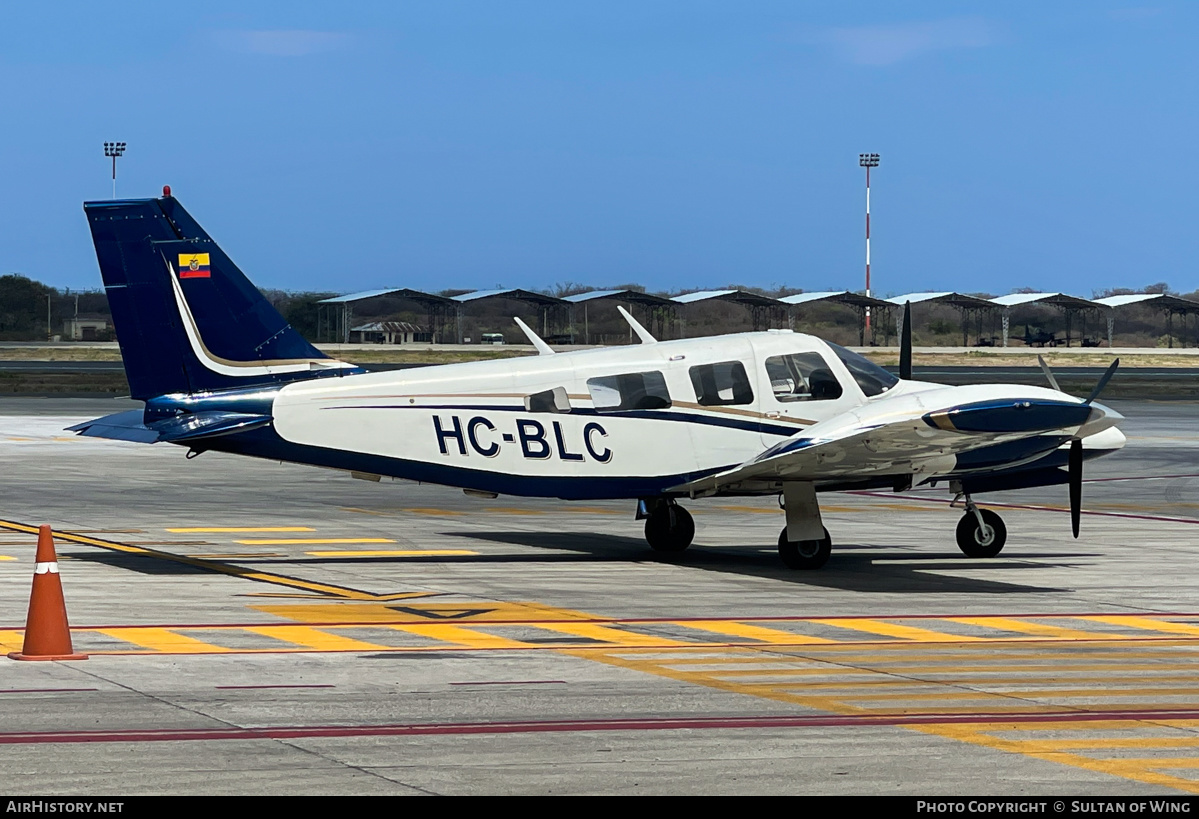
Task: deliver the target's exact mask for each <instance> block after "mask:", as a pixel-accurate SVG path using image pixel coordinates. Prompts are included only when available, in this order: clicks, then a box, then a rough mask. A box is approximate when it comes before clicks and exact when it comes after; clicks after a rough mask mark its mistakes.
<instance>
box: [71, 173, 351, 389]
mask: <svg viewBox="0 0 1199 819" xmlns="http://www.w3.org/2000/svg"><path fill="white" fill-rule="evenodd" d="M83 210H84V212H85V213H86V215H87V219H88V225H89V226H90V227H91V231H92V241H93V242H94V243H95V245H96V259H97V260H98V261H99V263H100V274H101V275H102V276H103V278H104V289H105V291H106V292H107V294H108V302H109V306H110V307H111V308H112V318H113V323H114V324H115V325H116V332H117V339H118V341H119V342H120V345H121V355H122V356H123V358H124V361H125V374H126V376H127V377H128V379H129V387H130V390H131V393H132V396H133V397H134V398H138V399H142V400H145V399H147V398H152V397H154V396H156V395H166V394H170V393H195V392H203V391H207V390H219V389H229V388H238V387H251V386H256V385H260V384H273V383H278V382H282V381H294V380H297V379H305V378H315V377H320V376H323V375H341V374H347V373H350V372H360V370H357V369H356V368H354V367H352V366H351V365H349V364H345V363H343V362H340V361H336V360H334V359H331V358H329V357H327V356H326V355H325V354H324V353H322V352H320V351H319V350H317V349H316V348H315V347H313V346H312V345H311V344H309V343H308V342H307V341H306V340H305V339H304V337H303V336H301V335H300V334H299V333H298V332H297V331H296V330H295V329H293V328H292V326H291V325H289V324H288V323H287V321H286V320H284V318H283V317H282V316H280V315H279V313H278V312H277V311H276V310H275V308H274V307H272V306H271V304H270V302H268V301H267V300H266V299H265V298H263V296H262V294H261V293H259V292H258V289H257V288H255V287H254V285H253V284H251V283H250V281H249V280H248V279H247V278H246V277H245V275H244V274H243V273H242V272H241V271H240V270H238V269H237V265H235V264H234V263H233V262H232V260H230V258H229V257H228V256H226V255H225V253H224V252H223V251H222V250H221V249H220V248H219V247H218V246H217V244H216V242H214V241H213V240H212V237H210V236H209V235H208V234H207V233H205V232H204V229H203V228H202V227H200V225H199V223H197V222H196V220H195V219H193V218H192V217H191V215H190V214H189V213H188V212H187V211H186V210H184V209H183V206H182V205H180V204H179V202H178V201H176V200H175V198H174V197H171V196H164V197H162V198H161V199H126V200H115V201H107V202H85V203H84V205H83Z"/></svg>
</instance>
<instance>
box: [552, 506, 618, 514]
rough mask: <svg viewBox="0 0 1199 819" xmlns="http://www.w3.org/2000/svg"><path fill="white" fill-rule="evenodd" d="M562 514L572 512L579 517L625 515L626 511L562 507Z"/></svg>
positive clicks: (598, 507)
mask: <svg viewBox="0 0 1199 819" xmlns="http://www.w3.org/2000/svg"><path fill="white" fill-rule="evenodd" d="M562 511H564V512H574V513H576V514H579V515H627V514H628V510H627V509H606V508H604V507H603V506H564V507H562Z"/></svg>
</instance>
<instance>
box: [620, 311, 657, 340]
mask: <svg viewBox="0 0 1199 819" xmlns="http://www.w3.org/2000/svg"><path fill="white" fill-rule="evenodd" d="M616 309H617V310H619V311H620V314H621V315H622V316H624V320H625V321H627V322H628V323H629V326H630V327H632V328H633V332H634V333H636V334H637V338H639V339H641V343H642V344H657V343H658V339H656V338H654V337H653V336H651V335H650V334H649V330H647V329H645V328H644V327H642V326H641V322H639V321H637V319H635V318H633V317H632V315H630V314H629V311H628V310H626V309H624V308H623V307H621V306H620V305H619V304H618V305H616Z"/></svg>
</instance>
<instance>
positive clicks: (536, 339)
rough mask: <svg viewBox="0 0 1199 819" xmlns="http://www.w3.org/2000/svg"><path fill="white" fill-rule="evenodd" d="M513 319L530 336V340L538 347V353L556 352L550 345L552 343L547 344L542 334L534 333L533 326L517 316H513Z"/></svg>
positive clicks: (551, 353) (548, 353)
mask: <svg viewBox="0 0 1199 819" xmlns="http://www.w3.org/2000/svg"><path fill="white" fill-rule="evenodd" d="M512 320H513V321H515V322H516V326H517V327H519V328H520V329H521V332H523V333H524V334H525V335H526V336H528V338H529V342H530V343H531V344H532V345H533V346H534V347H536V348H537V355H553V354H554V351H553V349H552V348H551V347H550V345H548V344H546V343H545V341H543V340H542V338H541V336H539V335H537V334H536V333H534V332H533V328H532V327H530V326H529V325H527V324H525V323H524V322H523V321H521V320H520V319H519V318H517V317H516V316H513V317H512Z"/></svg>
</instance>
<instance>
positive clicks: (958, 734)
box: [909, 720, 1199, 793]
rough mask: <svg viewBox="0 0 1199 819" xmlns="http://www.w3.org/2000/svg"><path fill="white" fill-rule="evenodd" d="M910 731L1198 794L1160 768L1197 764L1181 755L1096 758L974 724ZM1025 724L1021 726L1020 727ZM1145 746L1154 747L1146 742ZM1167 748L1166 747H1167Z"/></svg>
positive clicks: (1198, 788) (1198, 787)
mask: <svg viewBox="0 0 1199 819" xmlns="http://www.w3.org/2000/svg"><path fill="white" fill-rule="evenodd" d="M1133 724H1134V725H1139V726H1144V725H1146V724H1152V725H1154V726H1155V727H1159V726H1158V722H1157V720H1153V721H1152V723H1139V722H1138V723H1133ZM909 727H910V728H911V729H912V730H915V731H920V732H921V733H926V734H932V735H934V736H940V737H945V738H947V739H956V740H958V741H959V742H968V743H970V744H972V745H981V746H984V747H987V748H993V749H995V750H998V751H1007V752H1010V753H1018V754H1022V755H1023V756H1028V757H1032V758H1033V759H1040V760H1043V761H1046V762H1056V763H1060V764H1063V765H1070V766H1072V767H1075V768H1082V769H1083V770H1088V771H1097V772H1099V773H1105V774H1110V775H1112V776H1118V777H1121V778H1123V779H1131V780H1134V781H1136V782H1144V783H1147V784H1150V785H1161V786H1164V787H1167V788H1176V789H1178V790H1181V791H1186V792H1189V793H1199V782H1196V781H1195V780H1193V779H1186V778H1183V777H1178V776H1171V775H1169V774H1165V773H1161V772H1160V771H1161V769H1163V768H1193V767H1195V766H1196V765H1199V758H1193V757H1182V758H1152V757H1151V758H1146V759H1129V758H1126V757H1120V758H1114V759H1099V758H1096V757H1093V756H1086V755H1083V754H1071V753H1067V752H1066V751H1065V750H1064V749H1061V748H1055V747H1053V746H1052V745H1049V744H1047V743H1046V741H1045V740H1011V739H999V738H997V737H993V736H990V735H989V734H987V733H986V731H991V730H994V727H993V726H987V727H985V728H981V729H980V727H979V726H975V725H913V726H909ZM1023 727H1024V726H1021V728H1023ZM1070 727H1071V728H1073V729H1074V730H1079V729H1080V728H1081V729H1082V730H1094V728H1095V724H1094V723H1087V724H1083V725H1078V724H1073V725H1071V726H1070ZM1146 747H1153V746H1152V745H1147V746H1146ZM1167 747H1169V746H1167Z"/></svg>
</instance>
